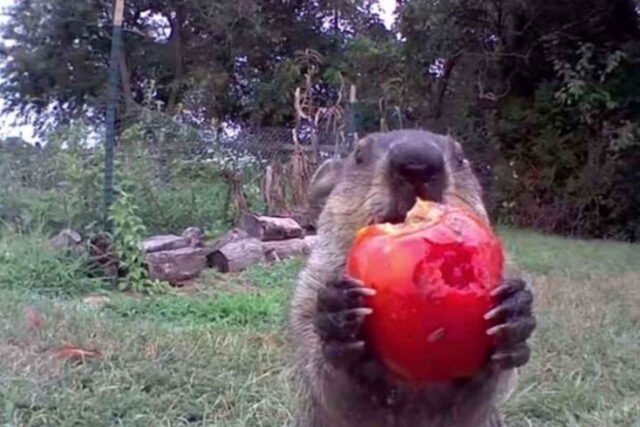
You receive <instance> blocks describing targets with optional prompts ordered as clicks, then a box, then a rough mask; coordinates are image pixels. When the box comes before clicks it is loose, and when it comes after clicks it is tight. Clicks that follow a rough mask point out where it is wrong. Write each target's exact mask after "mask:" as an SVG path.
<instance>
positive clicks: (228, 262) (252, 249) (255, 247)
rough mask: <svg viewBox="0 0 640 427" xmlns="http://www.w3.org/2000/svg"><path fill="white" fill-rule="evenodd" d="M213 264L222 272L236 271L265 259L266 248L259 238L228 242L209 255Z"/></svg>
mask: <svg viewBox="0 0 640 427" xmlns="http://www.w3.org/2000/svg"><path fill="white" fill-rule="evenodd" d="M208 259H209V261H210V263H211V266H212V267H213V268H215V269H216V270H218V271H220V272H222V273H235V272H239V271H242V270H244V269H246V268H247V267H249V266H251V265H253V264H258V263H260V262H262V261H264V249H263V248H262V242H260V240H258V239H254V238H248V239H243V240H238V241H235V242H231V243H228V244H226V245H224V246H222V247H221V248H219V249H218V250H216V251H214V252H212V253H211V255H210V256H209V258H208Z"/></svg>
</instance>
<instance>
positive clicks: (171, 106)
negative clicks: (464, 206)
mask: <svg viewBox="0 0 640 427" xmlns="http://www.w3.org/2000/svg"><path fill="white" fill-rule="evenodd" d="M374 4H375V2H374V1H369V0H357V1H351V0H331V1H329V0H318V1H289V0H286V1H285V0H276V1H261V0H242V1H237V0H220V1H209V0H154V1H147V0H136V1H133V0H131V1H127V4H126V16H125V18H126V19H125V28H124V30H125V31H124V52H123V54H122V56H121V58H120V61H119V68H120V71H121V73H122V76H123V77H124V78H123V79H122V82H121V87H120V95H121V96H120V100H119V106H118V108H119V114H118V118H119V122H118V126H117V136H118V138H117V147H116V167H115V171H116V177H115V182H116V184H117V188H116V191H117V194H118V195H119V197H118V198H117V203H116V204H115V205H114V207H113V209H112V210H111V211H110V212H105V210H104V207H103V205H102V203H103V202H102V200H103V187H104V184H103V183H104V170H103V164H104V152H103V149H102V145H101V143H102V140H103V133H102V128H103V125H104V112H105V99H106V96H105V94H106V81H107V71H108V58H109V52H110V48H111V2H110V1H106V0H91V1H85V2H69V1H65V0H47V1H45V0H29V1H17V2H16V3H15V5H14V6H13V7H11V8H10V9H9V11H8V13H9V17H8V20H7V21H6V24H4V25H2V27H1V28H0V32H2V35H3V37H4V39H5V44H4V46H2V48H1V49H0V55H2V69H1V70H0V74H1V76H2V79H0V93H1V94H2V97H3V98H4V99H5V100H6V103H5V107H6V109H7V111H14V112H18V113H19V114H20V115H21V116H23V117H25V118H27V119H29V120H30V121H32V122H34V123H35V124H36V125H37V128H38V130H39V135H40V137H41V141H42V143H39V144H37V145H31V144H27V143H25V142H24V141H21V140H18V139H5V140H3V141H0V423H1V424H3V425H7V426H28V425H29V426H31V425H37V426H48V425H54V426H59V425H96V426H101V425H105V426H106V425H127V426H138V425H140V426H148V425H159V426H160V425H179V426H186V425H214V426H225V427H229V426H238V427H240V426H243V427H244V426H265V427H266V426H270V427H271V426H273V427H281V426H283V425H286V422H287V421H289V420H290V419H291V411H292V409H293V406H292V404H293V400H292V398H293V396H292V391H291V387H290V380H291V378H290V372H289V365H288V363H287V357H288V354H287V351H286V340H285V335H284V331H283V326H284V323H285V321H286V312H287V301H288V300H289V295H290V291H291V287H292V285H293V283H294V280H295V277H296V274H297V272H298V271H299V269H300V268H301V266H302V265H303V263H304V260H303V259H293V260H289V261H286V262H282V263H278V264H275V265H272V266H257V267H252V268H250V269H249V270H247V271H245V272H243V273H241V274H234V275H224V276H223V275H219V274H216V273H213V272H208V273H207V274H206V275H205V277H203V278H202V279H201V280H198V281H197V282H195V283H192V284H190V286H188V287H186V288H184V289H169V290H168V289H166V288H165V287H164V286H161V285H162V284H158V283H151V282H149V281H148V280H147V278H146V276H145V274H144V271H143V268H142V267H141V258H140V253H139V251H137V250H136V248H137V244H138V243H139V241H140V239H142V238H143V237H144V236H146V235H148V234H152V233H180V232H182V231H183V230H184V229H185V228H187V227H190V226H199V227H202V228H203V229H205V231H206V233H207V235H208V236H207V237H208V238H211V237H215V236H217V235H219V234H220V233H222V232H225V231H226V230H228V229H229V228H230V227H231V226H232V225H233V221H234V217H235V215H236V214H237V211H238V207H239V206H238V204H237V199H236V197H237V195H238V193H237V190H238V188H237V187H234V185H233V182H234V181H233V180H231V179H230V177H238V176H240V177H241V178H242V183H241V184H242V185H241V186H240V190H241V191H240V192H241V193H242V195H243V197H244V199H245V200H246V202H247V203H248V205H249V207H250V208H251V209H252V210H255V211H258V212H262V211H265V210H266V208H267V207H266V204H265V200H264V197H263V192H262V190H261V181H262V179H263V177H264V175H265V170H266V165H267V164H268V163H270V164H271V165H274V164H278V162H284V161H287V160H289V156H288V154H286V153H285V154H283V152H282V150H281V148H282V146H283V145H285V144H291V142H292V141H291V140H292V137H291V131H292V129H294V128H297V129H298V130H299V131H300V134H299V135H300V138H301V141H300V142H301V143H302V144H303V145H304V144H309V143H312V142H313V135H312V133H310V131H309V129H310V126H309V120H307V121H306V124H305V125H304V126H301V124H300V123H299V120H298V119H299V118H300V117H299V115H298V116H296V111H295V109H294V108H293V99H294V93H295V90H296V88H300V87H304V88H305V90H306V91H307V92H306V93H307V95H308V99H309V100H310V101H309V102H310V103H311V104H312V105H313V106H314V108H315V110H314V111H316V112H318V114H321V115H322V117H323V120H324V122H323V123H325V122H326V123H325V124H326V127H321V128H318V129H317V130H318V131H319V133H320V135H319V136H320V139H321V140H322V141H321V142H322V143H324V144H325V145H327V144H328V143H331V144H334V143H336V144H337V145H341V144H342V145H345V146H346V148H348V143H347V144H345V143H344V142H345V141H344V140H343V139H346V142H348V134H349V132H351V131H357V133H358V134H360V135H362V134H364V133H366V132H370V131H376V130H380V129H397V128H412V127H418V126H419V127H427V128H429V129H432V130H435V131H437V132H450V133H452V134H453V135H455V136H456V137H457V138H459V139H460V140H461V141H462V142H463V143H464V145H465V148H466V150H467V152H468V153H470V156H471V158H472V159H473V160H474V166H475V168H476V170H477V172H478V175H479V176H480V177H481V181H482V183H483V186H484V187H485V189H486V199H487V204H488V206H489V208H490V210H491V214H492V216H493V218H494V219H495V221H496V223H497V230H498V231H499V233H500V235H501V237H502V238H503V239H504V242H505V243H506V245H507V249H508V250H509V253H510V254H512V255H513V256H514V257H515V259H516V261H517V262H519V263H520V264H521V265H522V266H523V267H524V268H525V270H526V271H527V274H529V275H531V276H532V277H533V279H534V283H535V293H536V299H535V304H536V310H537V313H538V319H539V328H538V329H537V331H536V334H535V335H534V339H533V343H532V344H533V351H534V354H533V357H532V360H531V363H530V364H529V365H527V367H526V368H525V369H524V370H523V378H522V382H521V383H520V385H519V387H518V389H517V390H516V393H515V394H514V395H513V397H512V398H511V400H510V401H509V402H508V404H507V405H506V414H507V417H508V421H509V423H510V425H513V426H516V427H525V426H532V425H533V426H536V427H537V426H541V427H557V426H568V427H576V426H580V427H601V426H624V427H638V426H639V425H640V380H639V379H640V370H639V368H638V363H637V354H639V353H640V347H639V346H640V332H639V331H640V329H639V328H638V322H640V311H638V308H637V307H638V306H639V304H640V293H639V292H638V283H640V270H639V268H638V267H637V266H638V265H640V251H639V250H638V246H637V244H632V243H629V242H637V240H638V238H639V237H640V146H639V144H640V142H639V141H640V130H639V125H640V121H639V119H640V79H638V78H637V76H639V75H640V55H639V53H640V21H639V13H638V8H639V6H638V3H637V1H634V0H583V1H577V0H557V1H554V2H548V1H543V0H533V1H522V0H490V1H480V0H444V1H443V0H440V1H430V0H405V1H398V2H397V5H398V8H397V16H396V22H395V26H394V27H393V28H390V29H389V28H387V27H385V25H383V23H382V21H381V19H380V17H379V16H378V15H377V13H376V12H375V9H374V7H373V6H374ZM351 85H354V86H355V87H357V89H358V90H357V98H358V99H357V100H358V102H357V103H349V98H350V96H349V95H350V94H349V92H350V86H351ZM305 126H306V127H305ZM323 126H324V124H323ZM338 148H340V147H338ZM342 148H345V147H342ZM337 151H338V152H344V150H342V149H340V150H337ZM325 154H326V153H325ZM274 162H275V163H274ZM105 215H109V216H110V218H111V219H112V221H113V223H114V224H115V225H116V230H115V240H116V243H117V245H118V254H119V255H120V257H121V259H122V260H123V261H124V264H125V267H127V268H128V270H129V274H128V275H126V276H125V277H123V278H122V281H121V283H120V285H121V286H122V290H123V291H121V292H117V291H115V289H114V288H113V285H112V283H108V282H107V281H105V280H103V279H102V278H101V275H100V274H97V273H96V271H95V269H94V268H93V267H94V266H93V264H92V263H91V262H90V260H89V259H87V257H85V256H78V255H77V254H74V253H67V252H64V251H56V250H53V249H52V248H51V247H50V245H49V238H50V237H51V236H52V235H53V234H55V233H57V232H59V231H60V230H61V229H63V228H67V227H70V228H73V229H76V230H78V231H80V232H81V233H82V234H83V235H85V236H89V237H91V236H96V235H97V234H98V233H100V232H101V231H102V230H103V221H104V219H105ZM523 228H527V229H529V230H530V231H523V230H522V229H523ZM554 234H556V236H554ZM557 235H564V236H562V237H560V236H557ZM567 236H570V237H571V239H568V238H566V237H567ZM578 238H580V239H578ZM594 238H598V239H599V240H593V239H594ZM602 238H606V239H608V240H610V241H605V240H603V239H602ZM611 240H618V242H613V241H611ZM148 291H154V292H148ZM156 291H157V292H156ZM145 294H146V295H145ZM65 346H71V347H77V348H83V349H91V351H92V353H91V354H92V355H93V356H94V357H89V358H88V359H86V360H81V359H80V360H76V359H70V358H68V357H63V358H60V357H59V355H60V354H61V353H60V352H61V351H66V350H64V349H65V348H67V347H65ZM93 351H95V352H93Z"/></svg>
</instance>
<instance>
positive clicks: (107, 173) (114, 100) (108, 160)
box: [104, 0, 124, 231]
mask: <svg viewBox="0 0 640 427" xmlns="http://www.w3.org/2000/svg"><path fill="white" fill-rule="evenodd" d="M114 6H115V7H114V13H113V38H112V40H111V60H110V64H109V91H108V98H107V117H106V119H107V122H106V138H105V156H104V228H105V230H106V231H111V223H110V221H109V210H110V209H111V204H112V203H113V157H114V146H115V140H116V109H117V105H118V84H119V80H118V77H119V73H118V58H119V57H120V54H121V50H122V20H123V17H124V0H115V5H114Z"/></svg>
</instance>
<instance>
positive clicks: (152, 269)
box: [145, 247, 211, 285]
mask: <svg viewBox="0 0 640 427" xmlns="http://www.w3.org/2000/svg"><path fill="white" fill-rule="evenodd" d="M210 254H211V248H206V247H205V248H192V247H185V248H179V249H173V250H167V251H161V252H152V253H147V254H146V257H145V258H146V262H147V265H148V269H149V277H150V278H151V279H158V280H163V281H166V282H169V283H171V284H172V285H177V284H179V283H181V282H184V281H187V280H191V279H195V278H196V277H198V276H200V274H201V273H202V271H203V270H204V269H206V268H207V257H208V256H209V255H210Z"/></svg>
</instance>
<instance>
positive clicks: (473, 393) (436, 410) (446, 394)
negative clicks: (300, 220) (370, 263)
mask: <svg viewBox="0 0 640 427" xmlns="http://www.w3.org/2000/svg"><path fill="white" fill-rule="evenodd" d="M407 138H409V139H425V140H430V141H432V142H436V143H437V144H438V145H439V146H440V147H441V148H442V149H443V151H444V153H445V164H446V177H447V183H446V186H445V192H444V202H445V203H449V204H465V205H467V206H470V207H471V208H473V209H474V210H475V211H476V212H477V213H478V214H479V215H481V216H482V217H483V218H485V219H486V220H487V221H488V218H487V213H486V211H485V208H484V205H483V202H482V194H481V189H480V186H479V184H478V181H477V180H476V178H475V176H474V175H473V173H472V171H471V168H470V165H469V162H468V161H467V160H466V159H464V158H463V156H464V154H463V152H462V147H461V146H460V144H458V142H456V141H455V140H453V139H452V138H450V137H447V136H441V135H436V134H432V133H429V132H425V131H396V132H390V133H378V134H373V135H369V136H367V137H366V138H363V139H362V140H360V141H359V142H358V144H357V147H356V149H355V150H354V153H353V154H352V155H351V156H349V157H348V158H346V159H344V160H342V161H336V160H333V161H331V163H330V164H327V165H325V166H323V167H321V168H320V169H319V170H318V172H316V174H315V175H314V177H313V180H312V183H311V188H310V195H311V205H312V206H314V207H315V209H316V210H317V212H320V215H319V220H318V235H319V239H318V243H317V246H316V247H315V248H314V250H313V252H312V254H311V256H310V258H309V260H308V264H307V266H306V268H305V269H304V270H303V271H302V272H301V274H300V276H299V281H298V285H297V287H296V289H295V292H294V296H293V300H292V304H291V318H290V332H291V335H292V340H293V346H294V350H295V355H294V359H295V362H296V373H297V379H298V380H299V382H298V385H299V386H300V389H299V393H298V397H299V398H300V406H299V408H298V414H297V418H296V424H295V426H296V427H355V426H358V427H392V426H393V427H405V426H406V427H421V426H422V427H498V426H501V425H502V422H501V420H500V416H499V413H498V410H497V404H498V403H499V402H500V400H501V399H504V398H505V397H506V395H507V394H508V392H509V391H510V390H511V389H512V388H513V385H514V381H515V370H513V369H511V370H506V371H505V370H502V371H501V370H495V369H487V371H486V372H484V373H483V374H481V375H479V376H478V377H477V378H475V379H473V380H470V381H467V382H460V383H453V382H452V383H447V384H439V385H430V386H427V387H424V388H422V389H419V390H414V389H410V388H408V387H407V386H405V385H402V384H394V385H391V386H390V387H389V391H388V392H385V393H386V394H385V398H384V399H385V401H384V402H381V401H380V400H375V397H374V390H371V389H369V388H367V387H364V386H362V385H360V384H358V383H357V382H356V381H354V379H353V378H351V377H350V376H349V375H348V374H347V373H346V372H344V371H341V370H338V369H335V368H334V367H333V366H331V365H329V364H328V363H327V362H326V360H325V359H324V357H323V353H322V351H321V341H320V338H319V336H318V335H317V333H316V331H315V329H314V316H315V313H316V301H317V293H318V290H319V289H321V288H322V287H323V286H326V284H327V283H329V282H330V281H332V280H337V279H338V278H339V277H341V275H342V274H343V273H344V267H345V261H346V256H347V253H348V250H349V248H350V246H351V244H352V242H353V238H354V235H355V233H356V231H357V230H358V229H360V228H361V227H363V226H366V225H368V224H371V223H372V222H378V220H379V218H382V217H387V216H389V214H390V213H394V212H396V213H398V214H404V213H406V211H407V210H408V209H409V208H410V207H411V206H412V205H413V203H414V202H415V197H414V196H413V193H412V191H413V190H411V189H409V188H405V187H403V186H402V185H399V184H398V183H397V182H395V181H394V177H393V175H392V173H390V171H389V165H388V160H387V153H388V151H389V147H390V146H392V145H393V144H394V143H396V142H397V141H401V140H403V139H407ZM358 158H359V159H362V158H364V159H365V160H366V161H365V162H364V163H363V164H364V165H366V166H365V167H362V165H358V164H357V163H356V159H358Z"/></svg>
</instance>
